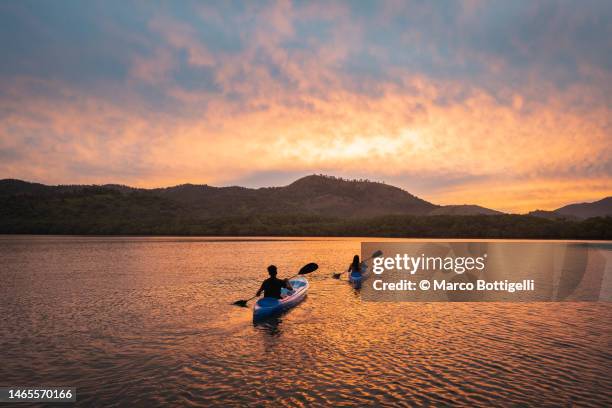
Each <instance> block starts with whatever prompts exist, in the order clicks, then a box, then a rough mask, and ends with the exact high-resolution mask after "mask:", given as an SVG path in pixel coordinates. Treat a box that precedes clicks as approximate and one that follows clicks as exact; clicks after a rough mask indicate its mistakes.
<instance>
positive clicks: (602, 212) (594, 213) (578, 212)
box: [529, 196, 612, 220]
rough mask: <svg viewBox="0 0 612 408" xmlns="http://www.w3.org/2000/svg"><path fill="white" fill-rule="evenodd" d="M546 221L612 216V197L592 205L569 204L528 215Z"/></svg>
mask: <svg viewBox="0 0 612 408" xmlns="http://www.w3.org/2000/svg"><path fill="white" fill-rule="evenodd" d="M529 215H532V216H535V217H542V218H547V219H569V220H572V219H587V218H591V217H606V216H612V196H611V197H606V198H604V199H602V200H599V201H595V202H592V203H579V204H569V205H566V206H564V207H561V208H557V209H556V210H553V211H544V210H535V211H532V212H530V213H529Z"/></svg>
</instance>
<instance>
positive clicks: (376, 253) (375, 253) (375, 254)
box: [372, 249, 383, 258]
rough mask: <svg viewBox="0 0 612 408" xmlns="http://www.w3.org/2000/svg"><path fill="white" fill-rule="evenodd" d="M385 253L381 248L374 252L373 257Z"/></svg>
mask: <svg viewBox="0 0 612 408" xmlns="http://www.w3.org/2000/svg"><path fill="white" fill-rule="evenodd" d="M382 254H383V252H382V251H381V250H380V249H379V250H378V251H376V252H374V253H373V254H372V258H378V257H379V256H381V255H382Z"/></svg>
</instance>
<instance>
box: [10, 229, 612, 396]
mask: <svg viewBox="0 0 612 408" xmlns="http://www.w3.org/2000/svg"><path fill="white" fill-rule="evenodd" d="M359 251H360V241H359V240H358V239H343V240H340V239H314V240H302V239H300V240H276V239H273V240H253V239H249V240H239V239H235V240H227V239H219V240H216V239H204V238H200V239H197V238H100V237H25V236H24V237H9V236H0V259H1V265H0V282H1V285H0V350H1V356H2V364H0V386H8V385H11V386H13V385H20V386H26V385H27V386H36V385H63V386H74V387H77V400H78V402H77V405H79V406H109V405H120V406H133V405H139V406H157V405H160V404H168V405H171V406H178V405H181V406H198V405H202V406H210V405H218V406H245V405H257V404H260V405H281V406H283V405H284V406H313V405H330V404H333V405H336V404H342V403H344V404H354V405H359V406H362V405H382V406H385V405H388V406H394V405H427V404H435V405H450V404H460V405H482V406H491V405H505V406H507V405H516V404H523V403H524V404H527V403H528V404H531V405H550V406H568V405H580V406H610V405H611V404H612V369H611V367H612V303H516V304H513V303H371V302H362V301H361V299H360V297H359V295H358V294H357V293H356V292H355V291H354V290H353V289H351V287H350V286H349V285H348V284H347V283H346V282H345V281H339V280H333V279H331V278H330V276H331V274H332V273H333V272H336V271H341V270H343V269H345V268H346V266H347V264H348V263H349V262H350V259H351V257H352V255H353V254H356V253H359ZM308 262H317V263H318V264H319V266H320V269H319V271H317V272H315V273H314V274H312V275H310V278H309V280H310V282H311V288H310V292H309V295H308V298H307V299H306V301H305V302H304V303H303V304H301V305H300V306H299V307H297V308H295V309H294V310H292V311H291V312H289V313H288V314H286V315H284V316H283V317H281V318H280V319H276V320H272V321H269V322H267V323H266V324H263V325H257V326H254V325H253V323H252V312H251V309H246V308H238V307H235V306H231V305H230V303H231V302H232V301H234V300H236V299H243V298H248V297H250V296H252V295H253V294H254V292H255V291H256V290H257V288H258V286H259V282H260V281H261V280H262V279H264V278H265V277H266V272H265V268H266V266H267V265H268V264H270V263H274V264H276V265H277V266H278V268H279V271H280V273H279V274H280V276H283V275H284V276H288V275H289V274H293V273H295V271H297V270H298V269H299V268H300V267H301V266H302V265H304V264H306V263H308ZM18 406H25V404H20V405H18Z"/></svg>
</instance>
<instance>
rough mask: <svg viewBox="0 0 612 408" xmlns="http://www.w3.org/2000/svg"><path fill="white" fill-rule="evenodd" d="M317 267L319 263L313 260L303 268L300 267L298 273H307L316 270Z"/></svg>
mask: <svg viewBox="0 0 612 408" xmlns="http://www.w3.org/2000/svg"><path fill="white" fill-rule="evenodd" d="M317 269H319V265H317V264H316V263H314V262H311V263H309V264H306V265H304V266H302V269H300V271H299V272H298V275H306V274H307V273H311V272H314V271H316V270H317Z"/></svg>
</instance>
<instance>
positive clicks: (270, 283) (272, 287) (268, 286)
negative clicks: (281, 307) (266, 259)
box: [257, 265, 293, 299]
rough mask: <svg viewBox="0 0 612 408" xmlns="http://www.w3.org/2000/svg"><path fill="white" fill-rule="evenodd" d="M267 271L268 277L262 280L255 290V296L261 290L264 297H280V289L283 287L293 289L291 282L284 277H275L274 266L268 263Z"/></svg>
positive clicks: (259, 293)
mask: <svg viewBox="0 0 612 408" xmlns="http://www.w3.org/2000/svg"><path fill="white" fill-rule="evenodd" d="M268 273H269V274H270V277H269V278H268V279H266V280H265V281H263V283H262V284H261V287H260V288H259V290H258V291H257V296H259V295H261V292H263V293H264V297H267V298H274V299H280V298H281V290H282V289H283V288H287V289H289V290H291V289H293V288H292V287H291V284H289V282H288V281H287V280H286V279H278V278H277V277H276V266H274V265H270V266H269V267H268Z"/></svg>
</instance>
